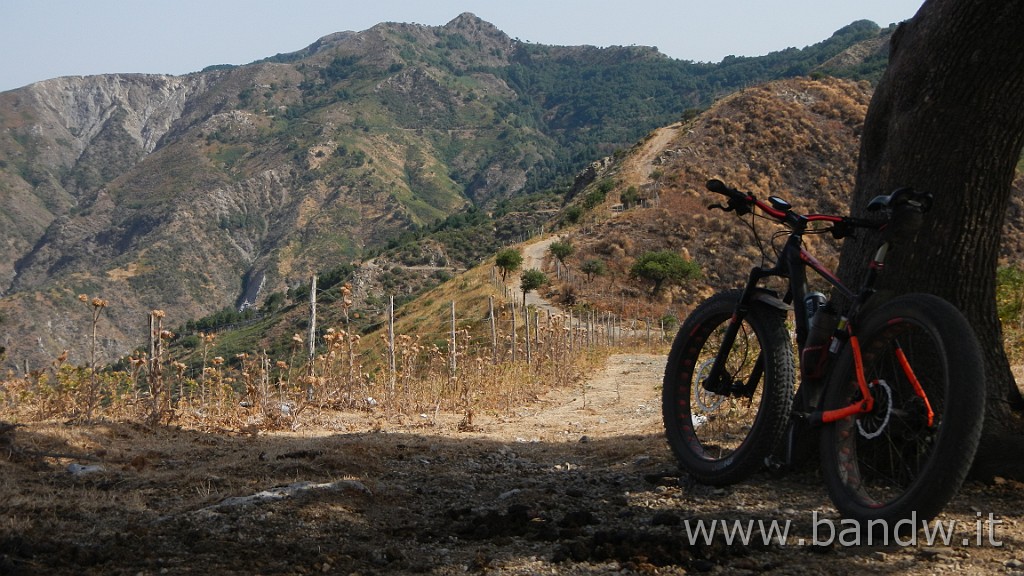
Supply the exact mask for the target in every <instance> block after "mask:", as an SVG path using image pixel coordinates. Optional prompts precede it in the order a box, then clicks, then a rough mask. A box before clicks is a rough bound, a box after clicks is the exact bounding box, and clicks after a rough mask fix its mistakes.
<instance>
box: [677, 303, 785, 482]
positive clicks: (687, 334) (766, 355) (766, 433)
mask: <svg viewBox="0 0 1024 576" xmlns="http://www.w3.org/2000/svg"><path fill="white" fill-rule="evenodd" d="M739 299H740V292H739V291H730V292H723V293H721V294H716V295H715V296H712V297H711V298H709V299H708V300H706V301H705V302H704V303H703V304H701V305H700V306H698V307H697V309H696V310H694V311H693V313H692V314H690V316H689V317H688V318H687V319H686V322H685V323H683V326H682V327H681V328H680V329H679V333H678V335H677V336H676V338H675V341H674V342H673V344H672V350H671V352H670V353H669V358H668V364H667V366H666V368H665V379H664V386H663V388H662V416H663V419H664V424H665V434H666V436H667V438H668V443H669V446H671V448H672V452H673V453H674V454H675V456H676V459H677V460H678V461H679V463H680V465H681V466H682V467H683V469H685V470H686V471H687V472H689V473H690V475H691V476H692V477H693V478H694V479H696V480H698V481H700V482H703V483H706V484H717V485H722V484H729V483H733V482H738V481H740V480H743V479H744V478H746V477H748V476H749V475H750V474H752V473H754V472H756V471H757V470H758V469H760V468H761V467H762V466H763V465H764V462H765V458H766V457H767V456H768V455H769V454H770V453H771V451H772V449H773V448H774V446H775V444H776V442H778V440H779V438H780V437H781V436H782V433H783V432H784V430H785V426H786V423H787V419H788V416H789V410H790V407H791V405H792V401H793V382H794V379H795V369H794V363H793V350H792V346H791V343H790V340H789V332H788V330H786V325H785V317H786V313H785V311H782V310H779V309H776V308H773V307H771V306H769V305H767V304H764V303H762V302H758V301H755V302H754V303H753V304H752V305H751V307H750V310H749V312H748V313H747V316H746V318H745V319H744V321H743V324H742V326H741V327H740V331H739V333H738V334H737V336H736V341H735V343H734V344H733V346H732V349H731V350H730V351H729V356H728V358H727V361H726V367H725V368H726V371H727V373H728V379H729V381H730V382H732V383H733V386H732V390H731V391H729V392H726V393H723V394H715V393H713V392H711V391H709V390H706V389H705V388H704V386H703V385H702V382H703V380H704V379H705V378H706V376H707V373H708V372H709V371H710V369H711V365H712V364H713V363H714V360H715V356H716V355H717V354H718V351H719V349H720V348H721V346H722V336H723V334H724V332H725V329H726V327H727V326H728V324H729V322H730V319H731V318H732V315H733V312H734V311H735V309H736V305H737V303H738V302H739Z"/></svg>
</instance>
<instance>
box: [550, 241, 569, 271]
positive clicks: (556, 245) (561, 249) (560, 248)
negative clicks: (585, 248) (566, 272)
mask: <svg viewBox="0 0 1024 576" xmlns="http://www.w3.org/2000/svg"><path fill="white" fill-rule="evenodd" d="M548 252H551V255H552V256H554V257H555V258H557V259H558V261H559V262H560V263H561V264H562V266H565V259H566V258H568V257H569V256H572V255H573V254H574V253H576V247H575V246H573V245H572V242H569V241H568V240H566V241H565V242H563V241H561V240H557V241H555V242H552V243H551V245H550V246H548Z"/></svg>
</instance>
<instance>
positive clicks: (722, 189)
mask: <svg viewBox="0 0 1024 576" xmlns="http://www.w3.org/2000/svg"><path fill="white" fill-rule="evenodd" d="M705 187H707V189H708V190H710V191H711V192H715V193H716V194H721V195H723V196H727V197H728V198H729V207H728V208H724V209H725V210H726V211H732V210H735V211H736V213H737V214H741V215H742V214H749V213H750V211H751V208H750V205H751V204H752V202H753V200H752V198H751V197H750V196H749V195H747V194H744V193H743V192H740V191H739V190H737V189H735V188H730V187H728V186H726V185H725V182H722V181H721V180H718V179H715V178H712V179H711V180H708V181H707V183H706V184H705ZM716 206H717V205H716ZM713 207H715V206H713ZM717 207H719V208H722V207H721V206H717Z"/></svg>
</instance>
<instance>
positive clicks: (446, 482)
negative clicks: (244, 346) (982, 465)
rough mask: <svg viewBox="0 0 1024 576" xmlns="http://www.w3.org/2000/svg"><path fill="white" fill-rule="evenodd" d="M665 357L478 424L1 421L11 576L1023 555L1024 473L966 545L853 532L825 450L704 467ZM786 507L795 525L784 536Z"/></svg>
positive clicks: (4, 526)
mask: <svg viewBox="0 0 1024 576" xmlns="http://www.w3.org/2000/svg"><path fill="white" fill-rule="evenodd" d="M663 365H664V358H663V357H660V356H654V355H643V354H620V355H615V356H612V357H611V358H610V359H609V360H608V362H607V364H606V365H605V367H604V368H603V369H602V370H601V371H599V372H597V373H595V374H594V375H593V377H592V378H591V379H590V380H589V381H588V382H587V383H586V385H585V386H583V387H579V388H574V389H562V390H553V391H551V392H550V393H549V394H547V395H546V396H545V397H544V398H542V399H540V400H539V401H538V402H537V403H535V404H533V405H530V406H526V407H523V408H521V409H519V410H517V411H516V412H515V413H514V414H489V415H477V416H476V417H475V418H474V421H473V422H472V423H469V422H466V421H463V420H462V418H461V416H459V415H451V416H445V415H437V416H435V415H433V414H424V415H408V416H405V417H401V418H399V417H391V418H385V417H383V416H381V415H375V414H367V413H352V414H331V415H329V417H324V418H323V419H322V420H321V421H319V422H318V423H317V424H316V425H315V426H314V425H311V426H308V427H305V428H300V429H299V430H297V431H294V432H281V433H258V434H244V435H243V434H237V433H228V432H222V433H211V432H200V431H195V430H186V429H175V428H168V427H157V428H153V427H146V426H142V425H137V424H126V423H93V424H81V423H76V424H64V423H58V422H50V423H37V424H26V425H24V426H18V427H16V428H8V429H6V430H0V574H4V575H21V574H104V575H113V574H131V575H146V574H465V573H479V574H694V573H707V574H801V575H803V574H862V573H875V574H912V575H923V574H937V573H946V572H950V573H953V572H955V573H962V574H1020V573H1024V548H1022V547H1024V522H1022V515H1024V500H1022V498H1021V490H1020V488H1021V486H1020V485H1019V484H1017V483H1015V482H1012V481H1001V480H997V482H996V483H994V484H988V485H983V484H980V483H975V482H969V483H968V484H967V485H966V486H965V487H964V489H963V490H962V492H961V494H960V495H959V496H958V497H957V498H956V499H955V500H954V501H953V502H952V503H951V504H950V505H949V506H948V507H947V511H946V512H945V513H944V514H943V515H942V516H941V517H940V518H939V519H938V520H940V521H942V522H944V523H945V524H946V525H953V526H955V528H956V532H955V534H954V535H953V536H952V539H951V542H950V544H949V545H945V544H943V543H941V542H939V543H929V542H926V541H925V535H924V534H923V533H920V532H919V533H918V535H917V541H916V542H914V543H912V545H906V546H903V545H899V544H894V543H890V544H889V545H880V544H877V543H875V545H870V546H869V545H864V544H863V543H862V545H860V546H849V545H847V544H851V543H852V541H850V535H849V533H847V534H846V540H847V541H843V538H844V537H843V528H844V527H843V526H842V525H841V524H839V522H840V520H839V518H837V516H836V513H835V510H834V508H832V506H831V505H830V503H829V501H828V498H827V496H826V494H825V492H824V488H823V486H822V482H821V479H820V477H819V475H818V473H817V472H816V471H815V470H814V469H813V467H809V468H808V469H807V470H805V471H802V472H794V473H790V474H788V475H785V476H781V477H775V476H770V475H768V474H762V475H759V476H757V477H755V478H753V479H752V480H750V481H748V482H745V483H742V484H739V485H735V486H731V487H727V488H712V487H708V486H702V485H699V484H695V483H692V482H690V481H689V480H688V479H687V477H686V475H685V474H682V473H680V472H679V471H678V468H677V467H676V465H675V463H674V461H673V459H672V456H671V454H670V453H669V450H668V448H667V445H666V443H665V441H664V439H663V437H662V428H661V420H660V418H661V417H660V398H659V394H660V392H659V386H660V380H661V373H662V370H663ZM989 514H993V515H994V516H993V517H992V519H993V520H995V521H998V522H999V523H998V524H994V523H993V524H991V525H990V524H989V523H988V522H987V521H988V519H989V516H988V515H989ZM698 520H704V521H705V522H707V523H710V522H711V521H713V520H719V521H728V522H730V523H732V522H734V521H740V522H742V523H743V524H741V526H744V527H745V526H746V525H747V524H746V523H747V522H752V524H751V525H753V526H754V531H753V533H752V539H751V541H750V542H748V543H745V544H744V543H741V542H739V540H738V538H737V540H734V541H733V542H732V543H731V544H729V543H728V542H727V541H726V538H725V534H724V532H721V531H718V532H716V533H715V535H714V537H713V538H711V539H710V541H706V540H705V539H704V537H703V536H700V537H698V538H697V541H695V542H691V541H690V538H689V536H688V531H687V530H688V527H689V529H690V530H691V532H692V530H693V528H695V526H696V522H697V521H698ZM826 520H827V521H831V522H832V526H831V527H830V526H828V525H826V524H825V523H824V522H825V521H826ZM772 521H777V522H778V523H779V527H780V529H781V528H783V527H784V525H785V523H786V522H788V523H789V532H788V534H787V540H786V542H785V544H782V543H780V542H779V541H778V538H777V537H773V538H772V539H771V543H768V544H765V543H764V537H765V535H764V534H763V533H762V532H761V531H760V530H759V529H758V528H757V526H758V522H763V523H764V525H765V526H766V527H767V526H768V523H770V522H772ZM950 523H952V524H950ZM730 525H731V524H730ZM706 526H707V524H706ZM990 526H991V529H990ZM979 527H980V529H981V532H980V540H979V532H978V529H979ZM830 530H832V531H830ZM776 536H778V535H777V534H776ZM979 542H980V543H979ZM994 542H998V543H999V545H996V544H995V543H994Z"/></svg>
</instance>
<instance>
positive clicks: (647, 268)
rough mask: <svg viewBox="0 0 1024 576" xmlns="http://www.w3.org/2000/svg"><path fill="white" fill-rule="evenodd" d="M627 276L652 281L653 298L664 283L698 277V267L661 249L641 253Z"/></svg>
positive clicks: (677, 255) (678, 282) (673, 253)
mask: <svg viewBox="0 0 1024 576" xmlns="http://www.w3.org/2000/svg"><path fill="white" fill-rule="evenodd" d="M629 276H630V278H643V279H644V280H649V281H651V282H653V283H654V288H652V289H651V297H652V298H653V297H654V296H657V295H658V293H659V292H661V289H662V287H663V286H665V285H666V284H680V283H682V282H683V281H684V280H690V279H693V278H700V267H699V266H698V265H697V264H695V263H694V262H692V261H690V260H687V259H686V258H683V257H682V256H680V255H679V254H678V253H676V252H672V251H671V250H662V251H659V252H647V253H644V254H642V255H641V256H640V257H639V258H637V259H636V262H634V263H633V267H632V268H630V270H629Z"/></svg>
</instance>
